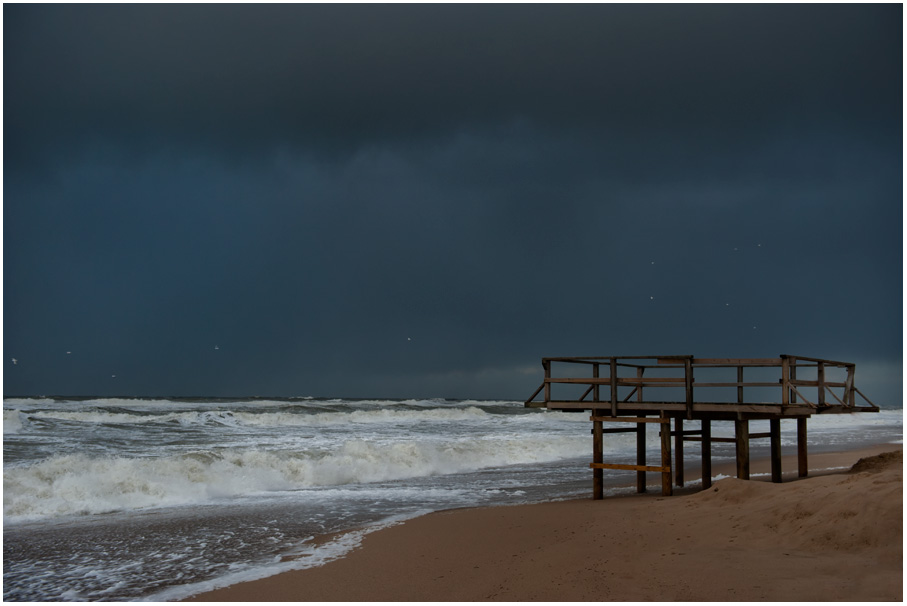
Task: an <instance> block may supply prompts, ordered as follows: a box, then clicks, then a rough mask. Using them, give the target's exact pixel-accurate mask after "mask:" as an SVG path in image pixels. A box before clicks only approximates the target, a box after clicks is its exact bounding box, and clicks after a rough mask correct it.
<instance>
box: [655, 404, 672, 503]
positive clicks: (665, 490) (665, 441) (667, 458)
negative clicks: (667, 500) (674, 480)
mask: <svg viewBox="0 0 907 606" xmlns="http://www.w3.org/2000/svg"><path fill="white" fill-rule="evenodd" d="M658 427H659V428H660V429H661V431H660V435H661V467H662V469H664V471H662V472H661V494H662V496H665V497H669V496H671V495H672V494H674V488H673V487H672V486H671V419H669V418H668V416H667V414H665V412H664V411H662V413H661V423H659V424H658Z"/></svg>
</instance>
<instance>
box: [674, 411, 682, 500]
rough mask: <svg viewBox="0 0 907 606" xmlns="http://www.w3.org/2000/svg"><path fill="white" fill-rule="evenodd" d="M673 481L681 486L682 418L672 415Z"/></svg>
mask: <svg viewBox="0 0 907 606" xmlns="http://www.w3.org/2000/svg"><path fill="white" fill-rule="evenodd" d="M674 483H675V484H677V486H678V487H679V488H683V419H681V418H680V417H674Z"/></svg>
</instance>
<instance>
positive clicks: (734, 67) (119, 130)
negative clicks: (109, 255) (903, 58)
mask: <svg viewBox="0 0 907 606" xmlns="http://www.w3.org/2000/svg"><path fill="white" fill-rule="evenodd" d="M895 8H896V7H892V6H874V7H873V6H870V7H866V6H848V5H837V6H829V7H822V9H821V10H818V9H816V8H814V7H809V6H758V5H755V6H715V5H712V6H651V5H649V6H646V5H641V6H594V5H593V6H589V5H586V6H566V7H564V6H547V5H532V6H521V7H513V6H510V7H508V6H462V5H461V6H456V5H454V6H450V5H441V6H438V5H435V6H401V5H397V6H342V5H341V6H299V5H270V6H251V5H230V6H199V5H183V6H173V5H145V6H134V5H132V6H130V5H125V6H101V5H96V6H68V7H67V6H63V7H60V6H23V5H18V6H17V5H14V6H10V7H7V8H6V11H5V15H6V18H5V45H6V48H7V49H8V51H9V52H7V53H6V57H7V59H6V66H5V68H6V76H5V77H6V82H7V83H8V87H9V88H10V89H11V90H13V91H15V93H14V94H12V95H8V96H7V99H6V106H5V108H6V111H7V112H8V114H9V115H10V116H12V117H14V119H13V120H9V121H8V122H9V123H8V124H7V137H8V138H9V139H8V140H10V141H12V142H15V143H16V144H22V145H23V146H24V145H25V143H26V142H30V143H31V145H35V144H37V145H41V144H43V143H47V142H49V141H55V140H56V139H57V138H65V137H72V138H75V139H78V138H80V137H86V136H99V137H114V138H117V139H125V140H129V139H130V138H142V139H144V140H146V141H149V140H150V141H152V142H160V141H161V140H163V141H170V140H172V139H174V138H175V139H176V140H177V141H180V142H183V141H187V140H188V141H189V142H204V143H208V144H211V145H217V146H227V147H232V146H235V147H237V148H239V149H247V146H248V145H249V144H257V145H265V146H267V145H272V144H277V143H279V144H287V143H293V144H302V145H305V144H312V143H313V142H314V144H316V145H330V146H339V147H347V146H355V144H356V143H358V142H361V141H363V140H370V139H371V140H374V139H376V138H382V137H390V138H398V137H401V136H417V135H423V136H424V135H426V134H430V133H438V132H447V131H450V130H455V129H457V128H459V127H461V126H462V125H464V124H466V125H470V124H475V125H487V124H491V123H495V122H497V121H500V120H506V119H509V118H512V117H526V118H529V119H532V120H533V121H537V122H539V123H541V124H545V125H549V126H552V127H564V126H569V127H572V128H574V129H581V130H586V129H590V128H592V129H607V131H608V132H612V131H613V132H614V134H622V135H624V137H626V136H627V134H628V133H633V134H638V133H648V132H652V131H653V130H656V129H658V130H663V129H667V130H668V131H681V132H683V133H684V134H689V133H690V132H696V133H699V135H701V136H703V137H708V138H719V139H720V138H724V137H737V136H740V135H741V133H745V134H747V135H751V131H752V130H753V129H754V128H765V127H771V128H785V127H786V126H787V124H785V122H787V123H788V124H789V123H790V122H791V121H794V120H803V119H806V120H807V123H812V124H814V125H816V126H823V125H824V124H825V123H827V122H828V121H835V120H841V119H844V120H846V121H848V122H852V121H854V120H857V121H859V122H865V123H872V122H879V121H880V120H884V119H887V118H890V115H891V114H890V113H891V112H898V111H899V109H900V108H899V103H898V102H897V93H898V92H899V91H900V87H899V84H898V82H897V79H896V78H891V77H888V76H889V75H890V74H894V73H895V71H896V70H897V69H898V68H899V66H900V53H899V52H897V48H899V47H898V46H897V45H898V44H899V40H900V22H899V21H898V20H897V19H896V18H893V17H895V16H896V15H895V14H896V12H897V11H896V10H894V9H895ZM879 75H883V77H879ZM880 111H881V112H883V113H882V115H880V114H879V112H880ZM601 134H602V133H601V131H598V130H597V131H596V134H595V136H601Z"/></svg>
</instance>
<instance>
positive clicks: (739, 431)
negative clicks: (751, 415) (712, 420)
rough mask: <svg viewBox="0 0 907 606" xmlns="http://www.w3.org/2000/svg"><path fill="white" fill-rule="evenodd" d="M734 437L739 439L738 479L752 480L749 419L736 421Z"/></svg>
mask: <svg viewBox="0 0 907 606" xmlns="http://www.w3.org/2000/svg"><path fill="white" fill-rule="evenodd" d="M734 435H735V437H736V439H737V477H738V478H740V479H741V480H749V479H750V422H749V421H748V420H747V419H737V420H735V421H734Z"/></svg>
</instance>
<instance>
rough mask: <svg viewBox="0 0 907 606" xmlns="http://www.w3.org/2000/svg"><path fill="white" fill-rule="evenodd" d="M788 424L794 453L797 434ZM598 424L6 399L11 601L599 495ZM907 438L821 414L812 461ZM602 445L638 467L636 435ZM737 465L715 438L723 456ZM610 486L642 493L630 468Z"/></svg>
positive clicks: (286, 407) (895, 415) (127, 584)
mask: <svg viewBox="0 0 907 606" xmlns="http://www.w3.org/2000/svg"><path fill="white" fill-rule="evenodd" d="M692 425H696V424H695V423H692ZM724 425H730V424H723V423H718V424H716V425H715V427H714V429H713V434H714V435H715V436H716V437H717V436H721V435H730V433H729V432H732V429H730V428H728V427H724ZM781 425H782V444H783V448H784V449H785V452H786V453H787V452H792V449H794V448H795V447H794V444H795V443H796V442H795V441H796V424H795V423H793V422H792V421H788V422H783V423H782V424H781ZM766 427H767V422H766ZM590 429H591V423H589V421H588V414H583V413H564V412H554V411H545V410H538V409H526V408H524V407H523V405H522V403H521V402H513V401H486V400H445V399H427V400H420V399H405V400H393V399H377V400H361V399H339V398H338V399H326V398H284V399H278V398H251V399H200V398H192V399H183V398H175V399H138V398H136V399H132V398H69V399H65V398H21V399H15V398H6V399H4V402H3V526H4V528H3V531H4V543H3V564H4V566H3V598H4V600H6V601H51V600H64V601H82V600H91V601H142V600H146V601H165V600H176V599H180V598H183V597H187V596H189V595H192V594H194V593H198V592H200V591H204V590H207V589H213V588H215V587H219V586H223V585H226V584H231V583H235V582H239V581H243V580H251V579H256V578H262V577H265V576H269V575H271V574H274V573H277V572H281V571H284V570H291V569H299V568H306V567H311V566H317V565H320V564H322V563H324V562H327V561H330V560H331V559H334V558H338V557H342V556H343V555H344V554H345V553H347V552H348V551H349V550H351V549H354V548H355V547H356V546H357V545H358V544H359V542H360V541H361V539H362V537H363V536H364V535H365V534H367V533H368V532H371V531H373V530H375V529H376V528H381V527H384V526H387V525H390V524H395V523H398V522H400V521H402V520H406V519H408V518H412V517H415V516H418V515H422V514H424V513H428V512H431V511H437V510H442V509H450V508H457V507H473V506H495V505H507V504H517V503H530V502H539V501H547V500H554V499H565V498H573V497H587V496H589V495H590V494H591V483H592V482H591V476H592V473H591V471H590V470H589V468H588V463H589V461H590V459H591V440H592V438H591V435H590ZM650 431H655V429H654V428H650ZM751 431H753V432H755V431H763V429H761V428H760V422H753V423H752V429H751ZM765 431H767V429H765ZM902 436H903V411H902V410H901V409H900V408H898V409H887V410H886V409H883V410H882V412H880V413H878V414H859V415H828V416H823V417H813V418H812V419H811V420H810V422H809V441H810V444H809V446H810V450H811V451H812V452H820V451H832V450H841V449H845V448H855V447H859V446H860V445H863V444H871V443H880V442H892V443H901V440H902ZM648 442H649V446H650V451H651V452H650V454H649V457H650V459H649V460H656V459H657V457H658V456H659V455H658V454H657V453H658V451H657V447H658V440H657V438H655V437H654V436H650V437H649V440H648ZM764 442H765V441H764V440H762V441H759V442H753V453H754V456H759V455H760V452H762V450H760V449H765V450H767V445H766V446H759V444H760V443H764ZM685 448H686V451H687V453H688V454H687V459H688V464H691V465H695V464H696V461H697V456H698V446H697V444H696V443H694V442H693V443H688V444H687V445H686V446H685ZM605 451H606V460H614V461H624V460H626V461H627V462H632V459H633V458H634V457H635V452H636V445H635V437H634V435H633V434H613V435H608V436H606V437H605ZM733 456H734V455H733V445H730V444H715V445H714V446H713V457H714V460H715V462H716V463H719V462H721V461H723V460H727V461H731V460H733ZM605 477H606V485H607V487H608V491H609V492H610V493H612V494H614V493H619V492H632V491H633V490H634V489H633V488H631V487H629V485H630V484H633V483H634V482H635V476H634V474H632V473H627V472H607V471H606V472H605ZM660 482H661V479H660V476H658V475H657V474H650V478H649V483H650V484H651V486H652V490H653V491H655V492H657V491H658V490H660ZM325 537H326V538H325ZM316 539H318V540H316ZM300 598H301V599H304V596H300Z"/></svg>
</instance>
